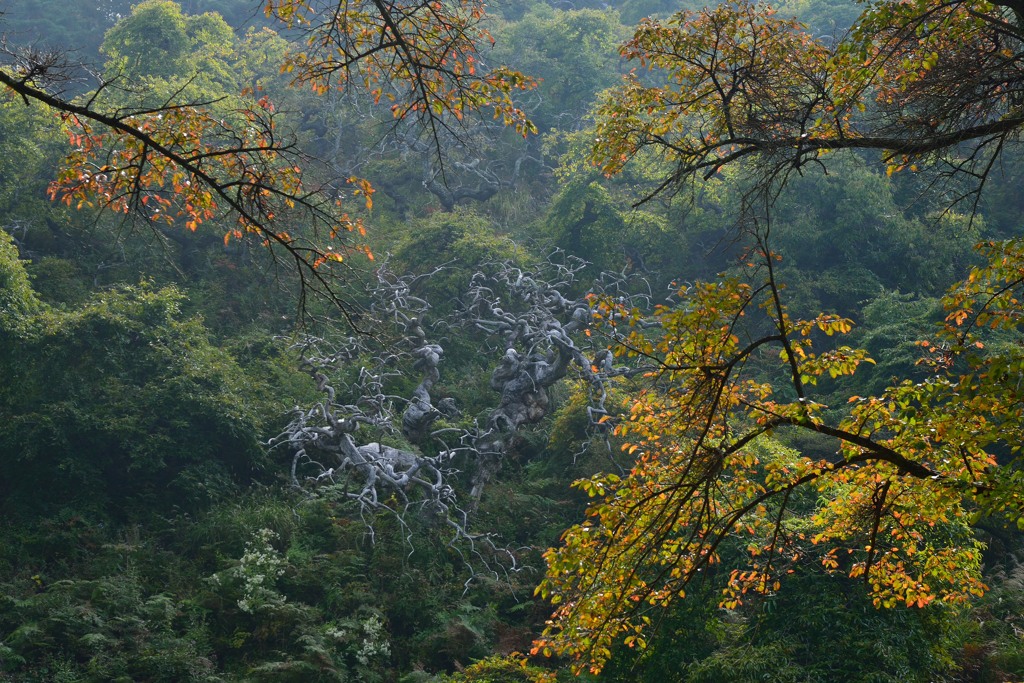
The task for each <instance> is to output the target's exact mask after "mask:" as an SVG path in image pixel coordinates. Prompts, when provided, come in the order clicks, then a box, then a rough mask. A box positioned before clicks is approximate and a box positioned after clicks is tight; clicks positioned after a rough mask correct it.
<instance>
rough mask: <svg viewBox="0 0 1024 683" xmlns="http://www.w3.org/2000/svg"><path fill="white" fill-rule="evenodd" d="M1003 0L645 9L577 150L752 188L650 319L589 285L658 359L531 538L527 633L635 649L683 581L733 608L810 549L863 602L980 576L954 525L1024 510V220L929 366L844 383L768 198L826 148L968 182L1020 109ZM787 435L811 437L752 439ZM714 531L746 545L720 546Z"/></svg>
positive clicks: (1016, 57)
mask: <svg viewBox="0 0 1024 683" xmlns="http://www.w3.org/2000/svg"><path fill="white" fill-rule="evenodd" d="M1020 10H1021V8H1020V7H1019V6H1017V5H1015V4H1013V3H988V2H974V1H973V0H963V1H960V0H954V1H953V2H946V1H942V2H938V1H933V0H911V1H910V2H886V1H882V2H877V3H872V4H870V5H868V6H867V7H866V8H865V10H864V12H863V14H862V15H861V17H860V19H859V20H858V21H857V23H856V25H855V26H854V28H853V29H852V31H851V32H850V33H849V34H848V35H846V36H845V37H843V38H842V39H841V40H838V41H824V40H819V39H818V38H815V37H814V36H812V35H810V34H809V33H807V32H806V31H805V30H804V29H803V28H802V27H801V26H800V25H799V24H798V23H796V22H795V21H789V20H785V19H781V18H779V17H778V16H777V15H776V13H775V12H774V11H773V10H771V9H770V8H768V7H767V6H760V5H752V4H748V3H744V2H741V3H735V4H724V5H721V6H719V7H717V8H708V9H704V10H701V11H697V12H681V13H679V14H677V15H675V16H673V17H671V18H670V19H668V20H665V21H659V20H645V21H644V22H643V23H642V24H641V25H640V26H639V28H638V29H637V31H636V33H635V35H634V37H633V38H632V39H631V40H630V41H629V42H627V43H626V44H625V45H624V46H623V48H622V54H623V56H624V57H626V58H628V59H632V60H635V61H637V62H638V63H639V64H640V66H642V67H647V68H649V69H650V71H651V74H650V75H649V76H648V77H645V78H640V77H637V76H630V77H628V78H627V80H626V82H625V83H624V84H623V85H622V86H620V87H619V88H617V89H614V90H612V91H610V93H609V94H608V95H607V98H606V100H605V102H604V103H603V104H602V105H601V108H600V112H599V119H598V124H597V136H596V144H595V147H594V151H593V160H594V161H595V162H596V163H598V164H599V165H601V166H602V167H603V169H604V170H605V171H606V172H607V173H609V174H614V173H617V172H619V171H620V170H622V169H623V168H624V167H625V166H626V165H627V164H629V163H631V162H632V161H633V160H641V161H642V162H643V163H644V164H645V165H646V166H645V169H650V168H662V169H664V170H665V174H664V177H663V180H661V181H660V182H659V183H657V184H656V185H655V186H654V187H652V188H651V189H650V190H649V192H648V194H647V195H645V197H644V198H641V200H640V201H644V199H645V198H646V199H649V198H651V197H654V196H657V195H662V194H672V193H676V192H679V191H681V190H686V189H687V188H692V187H693V186H694V184H695V183H699V182H701V181H702V180H704V179H707V178H710V177H712V176H715V175H716V174H718V173H719V172H720V171H723V170H724V169H726V168H727V167H729V168H731V172H735V173H736V174H737V175H738V176H740V177H741V178H742V179H743V180H745V181H746V182H747V183H748V186H749V187H750V188H751V190H750V192H749V193H748V194H747V207H746V212H745V214H744V216H743V219H742V220H743V223H742V224H741V225H740V226H739V227H738V229H737V230H738V233H739V234H740V235H741V239H744V240H745V241H746V245H747V251H746V253H745V254H744V256H743V258H742V259H741V261H740V264H741V265H740V266H739V268H738V269H737V270H736V271H735V272H734V273H733V274H731V275H730V276H728V277H726V276H723V277H721V278H719V279H713V280H710V281H704V282H695V283H692V284H688V285H687V286H685V287H683V288H681V289H680V290H679V291H678V292H677V294H676V297H675V302H674V303H673V304H671V305H667V306H662V307H660V308H658V309H656V310H655V311H654V312H653V314H652V313H649V312H646V311H641V310H636V309H631V308H629V307H628V306H625V307H624V306H621V305H619V304H618V303H617V302H614V301H611V300H606V301H605V302H604V303H603V304H602V306H603V307H604V308H603V309H602V310H603V311H604V315H605V316H606V317H608V318H610V319H611V318H618V319H621V320H628V321H629V322H630V324H631V326H632V331H631V332H630V333H629V334H628V335H627V336H626V338H623V339H620V340H617V341H619V343H618V344H616V347H615V349H616V353H617V354H618V355H619V356H623V357H640V358H643V359H645V361H646V362H648V363H650V364H652V365H654V366H655V367H656V370H654V371H652V372H650V373H649V374H648V376H647V381H648V385H647V387H646V389H644V390H643V391H642V392H640V393H639V394H637V395H636V397H635V400H634V404H633V406H632V408H631V415H630V420H629V421H628V422H625V423H624V424H622V425H621V426H620V428H619V429H620V432H621V434H622V435H623V436H624V437H625V438H626V439H627V449H628V451H629V452H630V453H632V454H633V456H634V457H635V458H636V460H635V465H634V466H633V468H632V470H631V471H630V472H629V474H628V476H625V477H621V476H619V475H618V474H617V473H614V474H610V475H599V476H595V477H593V478H592V479H588V480H585V481H582V482H580V483H579V486H580V487H582V488H583V489H585V490H586V491H587V492H588V493H589V494H590V495H592V496H593V497H594V498H595V503H594V504H593V506H592V507H591V508H590V510H589V511H588V514H587V519H586V520H585V521H584V522H582V523H580V524H579V525H578V526H575V527H573V528H572V529H570V530H569V531H568V532H567V533H566V535H565V536H564V545H563V546H562V547H560V548H556V549H552V550H551V551H549V553H548V575H547V578H546V579H545V581H544V582H543V583H542V585H541V586H540V588H539V592H540V594H542V595H543V596H546V597H548V598H550V599H551V601H552V602H553V603H554V605H555V614H554V616H553V618H552V620H551V622H550V623H549V626H548V629H547V632H546V634H545V636H544V637H543V638H542V639H541V640H540V641H539V642H538V643H537V650H538V651H543V652H545V653H548V654H552V653H559V654H564V655H568V656H571V657H574V658H575V661H576V663H577V666H578V667H581V668H590V669H591V670H593V671H599V670H600V669H601V668H602V667H603V666H604V664H605V663H606V662H607V660H608V659H609V657H611V656H612V653H613V651H614V648H615V647H616V646H619V645H622V644H625V645H627V646H630V647H640V648H642V647H644V645H645V644H646V642H647V639H648V637H649V635H650V634H649V630H650V629H651V628H652V624H654V623H656V622H657V620H658V617H659V616H660V615H663V614H665V612H664V609H665V608H667V607H670V606H671V605H672V604H673V603H675V602H676V601H678V600H681V599H685V597H686V595H687V592H688V589H689V587H690V584H691V583H692V582H693V581H694V579H695V578H696V577H698V576H709V575H713V576H716V577H719V578H720V579H721V581H722V589H723V591H724V593H723V599H722V606H723V607H725V608H736V607H738V606H739V605H740V604H741V603H742V602H743V601H744V600H746V599H748V598H749V597H750V596H752V595H757V594H766V593H772V592H774V591H775V590H777V589H778V587H779V584H780V582H781V581H784V580H785V577H786V575H787V574H788V573H790V572H791V571H794V570H796V569H797V568H799V567H802V566H806V565H807V564H808V563H814V564H816V565H818V566H819V567H821V568H822V569H823V570H824V571H826V572H833V573H837V574H841V575H844V576H847V577H850V578H852V579H855V580H858V581H860V582H862V583H863V586H864V590H865V591H866V592H867V593H868V594H869V595H870V596H871V597H872V599H873V600H874V602H875V604H876V605H878V606H885V607H890V606H895V605H906V606H915V607H923V606H925V605H928V604H931V603H936V602H946V603H958V602H964V601H967V600H969V599H970V598H972V597H973V596H976V595H979V594H980V593H981V592H982V591H983V590H984V586H983V584H982V582H981V579H980V550H981V544H980V543H979V542H978V540H977V539H976V538H975V536H974V534H973V531H972V528H971V527H972V524H973V523H974V522H975V521H976V520H977V519H978V518H980V517H982V516H986V515H992V516H996V517H1000V518H1003V519H1004V520H1005V521H1008V522H1011V523H1014V522H1015V523H1016V524H1017V525H1018V526H1021V527H1022V528H1024V477H1022V472H1021V461H1020V458H1019V453H1020V444H1021V442H1022V438H1024V410H1022V406H1024V393H1022V392H1024V387H1022V383H1021V381H1020V378H1021V377H1022V376H1024V354H1022V353H1021V346H1020V344H1019V342H1020V339H1021V329H1020V325H1021V322H1022V320H1024V316H1022V315H1021V308H1020V300H1021V296H1022V294H1024V292H1022V291H1021V290H1022V288H1024V247H1022V241H1021V239H1020V238H1014V239H1011V240H1008V241H1005V242H999V243H995V242H992V243H986V244H983V245H980V251H981V254H982V255H983V256H984V258H985V261H986V263H985V264H984V265H981V266H978V267H977V268H974V269H973V270H971V271H970V272H969V273H965V274H964V277H965V279H964V280H963V281H962V282H961V283H960V284H959V285H958V286H956V287H955V288H954V289H953V290H951V292H950V294H949V295H948V296H947V297H946V298H945V299H944V303H945V306H946V311H947V318H946V321H945V326H944V328H943V329H941V330H937V331H936V334H935V335H934V336H933V337H932V338H926V339H922V340H920V343H919V348H920V350H921V354H920V361H919V368H921V369H923V370H926V373H925V375H926V376H925V379H923V380H921V381H910V380H906V381H902V382H901V381H896V382H895V383H894V384H893V385H892V386H891V387H890V388H888V389H886V390H885V391H883V392H882V393H880V394H879V395H876V396H859V395H855V394H853V392H852V391H850V390H848V389H847V390H846V391H845V393H844V389H843V387H844V382H845V381H846V380H847V379H848V378H849V377H850V376H851V375H853V374H854V373H856V372H858V369H859V368H863V366H864V365H865V364H866V363H870V362H871V359H870V358H869V356H868V354H867V353H866V352H865V351H863V350H860V349H856V348H851V347H849V346H847V345H844V344H843V343H842V341H841V337H842V335H844V334H845V333H846V332H848V331H849V329H850V328H851V326H852V322H851V321H850V320H846V319H843V318H841V317H838V316H835V315H830V314H826V313H821V314H818V315H810V316H798V315H796V314H795V313H793V311H791V309H790V307H789V306H788V305H787V299H786V295H785V290H784V287H783V283H782V282H781V281H780V280H779V277H778V267H779V265H778V262H779V255H778V254H777V253H776V251H775V250H774V249H773V246H772V203H773V201H774V199H775V198H776V197H777V196H778V195H779V193H781V192H784V191H785V186H786V182H787V180H788V178H789V177H790V176H791V175H792V173H794V172H811V171H813V170H814V169H826V170H827V168H828V165H829V160H830V159H831V157H830V156H828V155H827V154H826V153H831V152H836V151H839V150H843V149H861V150H864V149H866V150H878V152H879V153H880V155H881V158H882V162H883V163H884V164H885V167H886V172H887V173H889V174H893V173H898V172H901V171H903V172H920V173H922V174H925V176H924V177H929V178H931V179H932V181H933V183H934V187H936V188H945V189H946V190H947V193H946V195H945V196H944V197H943V199H944V204H945V205H946V206H948V202H951V201H952V202H956V201H959V200H964V199H966V200H971V199H974V200H976V198H977V196H978V193H980V192H981V191H982V189H983V185H984V182H985V180H986V179H987V178H988V177H989V175H990V174H991V172H992V170H993V168H995V164H996V163H997V162H998V159H999V156H1000V153H1001V152H1002V151H1003V149H1004V148H1005V147H1006V146H1007V145H1011V144H1015V143H1016V141H1017V138H1018V136H1019V132H1020V130H1021V127H1022V125H1024V111H1022V109H1021V107H1022V99H1021V93H1022V87H1024V80H1022V77H1024V72H1022V71H1021V59H1020V58H1021V55H1022V47H1024V40H1022V39H1024V26H1022V19H1021V11H1020ZM961 180H967V181H973V182H966V183H964V182H961ZM964 188H967V189H964ZM837 339H838V341H837ZM820 385H828V386H827V388H822V387H821V386H820ZM837 396H839V397H841V398H840V400H841V401H842V403H841V404H840V405H835V404H834V403H833V404H832V405H828V404H827V403H826V401H829V402H832V401H834V399H835V398H836V397H837ZM829 397H831V399H830V398H829ZM794 433H812V434H814V435H815V443H818V444H828V446H823V447H822V452H819V453H807V454H793V453H789V452H786V453H783V452H780V451H779V450H778V449H773V448H771V447H770V444H771V442H772V439H773V438H775V437H778V436H784V435H787V434H794ZM804 492H806V494H805V493H804ZM799 500H803V501H804V502H803V503H802V504H798V502H797V501H799ZM808 500H810V501H814V502H813V504H811V505H810V506H809V507H808V504H807V501H808ZM726 544H732V545H733V547H735V546H736V545H738V546H739V547H740V548H744V549H746V554H747V557H746V559H745V560H743V561H741V562H739V563H737V564H735V565H732V566H724V567H723V566H720V565H721V564H722V562H723V557H724V556H725V555H724V553H723V552H722V551H723V549H724V547H725V545H726Z"/></svg>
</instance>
